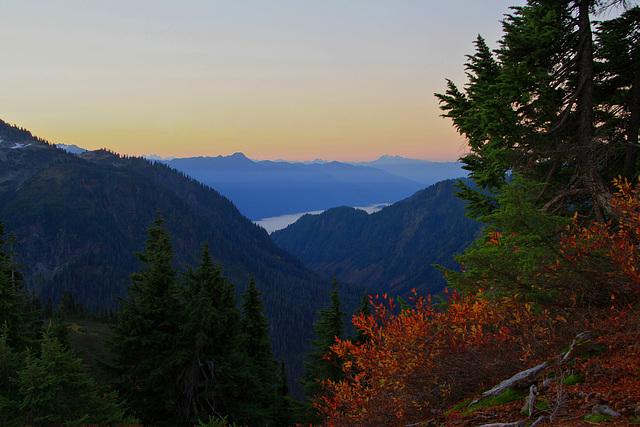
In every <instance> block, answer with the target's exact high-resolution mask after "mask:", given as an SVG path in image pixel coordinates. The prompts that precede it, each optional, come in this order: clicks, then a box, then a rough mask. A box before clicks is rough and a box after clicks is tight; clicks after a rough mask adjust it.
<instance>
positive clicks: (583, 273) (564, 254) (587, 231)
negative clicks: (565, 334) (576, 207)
mask: <svg viewBox="0 0 640 427" xmlns="http://www.w3.org/2000/svg"><path fill="white" fill-rule="evenodd" d="M614 184H615V186H616V187H617V191H616V193H615V194H614V197H613V198H612V199H611V211H612V217H613V218H612V219H611V220H610V221H608V222H606V223H597V222H592V223H588V224H586V225H585V224H582V223H581V222H580V221H579V219H578V218H577V217H576V218H575V219H574V221H573V223H572V224H571V225H570V226H569V227H568V228H567V230H566V231H565V232H564V233H563V234H562V236H561V239H560V246H561V255H560V256H561V258H562V261H563V262H558V263H556V265H554V266H552V268H551V270H552V271H553V272H554V273H555V274H556V275H557V277H558V280H559V281H562V282H563V283H568V284H572V285H573V286H572V288H573V289H571V290H572V293H570V294H569V295H571V297H572V298H573V299H574V300H575V302H577V303H578V304H580V303H582V304H584V303H591V304H599V305H603V304H605V305H607V306H608V305H610V304H611V302H614V303H619V304H628V303H633V302H635V301H637V299H638V297H639V296H640V271H639V269H640V264H639V262H640V257H639V253H638V251H639V249H640V247H639V244H640V196H639V194H638V185H635V186H634V185H632V184H631V183H630V182H628V181H627V180H626V179H625V180H622V179H616V180H614Z"/></svg>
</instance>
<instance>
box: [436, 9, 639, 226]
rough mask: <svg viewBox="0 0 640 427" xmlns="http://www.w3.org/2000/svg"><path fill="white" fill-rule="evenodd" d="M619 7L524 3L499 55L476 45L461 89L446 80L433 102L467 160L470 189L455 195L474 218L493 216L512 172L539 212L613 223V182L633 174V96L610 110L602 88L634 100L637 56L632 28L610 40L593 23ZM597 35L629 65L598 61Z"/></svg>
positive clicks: (508, 21)
mask: <svg viewBox="0 0 640 427" xmlns="http://www.w3.org/2000/svg"><path fill="white" fill-rule="evenodd" d="M615 3H620V2H616V1H614V2H603V1H600V0H575V1H574V0H560V1H558V0H529V1H528V2H527V5H526V6H522V7H514V8H513V13H512V14H510V15H507V17H506V18H505V19H504V21H503V28H504V36H503V38H502V39H501V40H500V46H499V48H498V49H497V50H495V51H491V50H490V49H489V48H488V46H487V45H486V43H485V42H484V40H483V39H481V38H479V39H478V41H477V42H476V53H475V54H474V55H470V56H469V57H468V58H469V61H468V62H467V64H466V68H467V75H468V77H469V83H468V84H467V85H466V86H465V88H464V90H460V89H458V87H457V86H456V85H455V84H454V83H453V82H451V81H448V89H447V91H446V93H445V94H436V96H437V97H438V98H439V100H440V104H441V109H442V110H443V111H444V112H445V113H444V116H445V117H449V118H451V119H452V120H453V124H454V126H455V127H456V128H457V129H458V131H459V132H460V134H462V135H463V136H465V137H466V138H467V141H468V145H469V149H470V150H469V154H467V155H465V156H463V157H462V158H461V159H460V160H461V162H462V163H463V165H464V166H463V167H464V168H465V169H467V170H468V171H469V172H470V174H469V176H470V177H471V178H473V180H474V182H475V187H470V186H465V185H463V184H462V183H461V184H460V188H461V191H460V193H459V194H460V195H461V196H462V197H463V198H464V199H466V200H468V201H469V205H468V207H469V210H470V215H471V216H472V217H474V218H476V217H480V216H483V215H488V214H490V213H491V212H492V211H493V210H494V209H496V208H498V201H497V195H498V194H501V193H502V192H503V191H502V188H503V186H505V185H508V182H509V176H510V175H511V174H512V173H518V174H520V175H522V176H523V177H525V178H526V179H528V180H529V181H531V182H534V183H535V182H539V183H542V184H543V185H542V186H540V187H539V188H538V192H537V194H536V195H535V197H534V200H535V204H536V206H537V207H539V208H540V209H542V210H544V211H545V212H548V213H552V214H555V213H561V214H565V215H566V214H573V213H574V212H578V213H579V214H580V215H584V216H586V217H589V218H591V219H594V220H597V221H599V222H603V221H604V219H605V218H606V217H607V215H611V214H612V211H611V207H610V204H609V200H610V198H611V195H612V189H613V186H612V180H613V178H614V177H616V176H618V174H620V173H621V172H622V171H623V170H625V171H626V172H625V173H627V174H628V176H637V174H638V170H639V169H638V167H637V164H638V153H639V152H638V151H637V150H635V149H634V143H633V141H635V140H636V139H634V136H635V137H637V127H634V123H635V122H634V121H633V120H632V119H633V118H634V117H635V116H637V114H638V113H637V112H636V110H637V107H634V105H636V104H635V103H634V102H632V101H631V100H632V98H633V96H629V97H626V98H625V101H624V102H618V101H615V102H612V97H611V94H612V93H615V92H616V90H608V89H607V87H608V86H610V85H611V84H612V83H615V82H616V81H617V82H619V83H620V84H618V83H616V87H617V88H618V89H620V88H624V90H622V91H617V92H618V93H620V92H624V93H628V94H630V95H633V93H635V92H636V88H635V86H636V83H637V82H636V81H635V80H634V78H633V72H631V71H630V70H632V69H633V66H631V67H630V65H632V64H633V63H635V62H634V61H636V57H637V54H635V53H633V51H634V49H636V48H635V46H637V43H635V44H634V43H633V42H632V40H636V39H637V29H634V26H633V25H629V24H628V23H624V25H623V24H622V23H621V25H616V26H615V31H614V29H613V28H610V26H607V25H606V22H605V23H604V24H594V22H593V21H592V17H591V16H592V13H593V12H594V11H601V10H602V8H605V7H609V6H611V5H613V4H615ZM598 26H599V27H601V28H602V29H603V32H601V34H602V36H605V35H606V34H612V33H613V34H616V36H615V38H616V39H619V40H624V42H623V43H622V44H620V43H618V44H616V45H614V44H613V43H609V44H608V46H609V47H610V48H611V49H613V50H615V51H616V52H618V54H616V57H617V58H625V59H623V60H621V61H612V60H600V61H598V60H597V56H596V53H597V52H600V53H601V55H602V57H603V58H607V52H608V50H607V49H604V50H603V49H601V48H600V47H601V46H598V45H597V44H594V36H593V33H592V29H593V28H594V27H596V28H597V27H598ZM609 30H611V31H609ZM605 39H607V38H606V37H601V39H600V44H601V45H602V46H605V45H606V43H604V41H605ZM609 40H610V39H609ZM611 49H609V51H610V50H611ZM609 58H610V55H609ZM610 59H611V58H610ZM636 68H637V67H636ZM597 71H598V72H597ZM616 102H617V104H616ZM613 104H615V105H613ZM634 108H635V109H634ZM627 119H628V120H627ZM634 129H635V130H634ZM631 134H633V135H631ZM625 135H627V137H625ZM629 135H630V136H631V137H629ZM623 164H624V165H627V166H624V167H623Z"/></svg>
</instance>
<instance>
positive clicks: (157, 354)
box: [109, 214, 184, 425]
mask: <svg viewBox="0 0 640 427" xmlns="http://www.w3.org/2000/svg"><path fill="white" fill-rule="evenodd" d="M136 255H137V257H138V260H139V261H140V263H142V268H141V270H140V272H139V273H135V274H132V275H131V285H130V286H129V288H128V294H127V297H126V299H120V303H121V311H120V312H119V313H118V316H117V324H115V325H113V326H112V328H113V337H112V338H111V340H110V343H109V345H110V347H111V349H112V353H113V360H112V366H111V367H112V373H113V374H114V376H115V377H116V380H117V381H118V383H119V386H120V389H121V390H122V395H123V397H125V398H126V399H127V401H128V402H129V404H130V406H131V409H132V410H133V411H134V413H135V414H136V416H139V417H140V418H141V420H142V421H143V423H144V424H156V425H157V424H175V422H176V417H177V413H178V400H179V392H178V387H177V385H176V379H177V378H178V372H179V370H180V369H182V368H183V365H184V359H183V357H184V353H181V350H182V349H181V345H184V342H181V340H180V338H181V337H182V335H181V334H180V332H181V331H180V325H182V324H183V323H184V319H183V317H184V310H183V309H182V306H181V304H180V301H179V299H178V293H179V289H178V286H177V279H176V270H175V269H174V267H173V265H172V259H173V247H172V245H171V241H170V238H169V235H168V234H167V232H166V230H165V228H164V220H163V219H162V217H161V216H160V214H158V218H157V219H156V220H155V221H154V222H153V225H152V226H151V227H150V228H149V230H148V235H147V242H146V248H145V250H144V252H142V253H138V254H136Z"/></svg>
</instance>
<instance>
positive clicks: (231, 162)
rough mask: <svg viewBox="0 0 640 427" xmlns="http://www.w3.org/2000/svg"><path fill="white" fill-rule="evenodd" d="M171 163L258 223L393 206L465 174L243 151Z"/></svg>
mask: <svg viewBox="0 0 640 427" xmlns="http://www.w3.org/2000/svg"><path fill="white" fill-rule="evenodd" d="M165 163H166V164H167V165H169V166H171V167H173V168H175V169H177V170H180V171H182V172H184V173H186V174H187V175H189V176H191V177H193V178H195V179H197V180H198V181H200V182H202V183H204V184H207V185H209V186H211V187H213V188H215V189H216V190H218V191H219V192H220V193H221V194H223V195H225V196H226V197H228V198H229V199H230V200H232V201H233V203H234V204H235V205H236V206H237V207H238V209H239V210H240V212H242V213H243V214H244V215H246V216H247V217H249V218H250V219H252V220H259V219H262V218H268V217H275V216H280V215H285V214H295V213H299V212H308V211H317V210H325V209H329V208H332V207H336V206H368V205H372V204H375V203H393V202H396V201H398V200H401V199H404V198H406V197H409V196H410V195H412V194H413V193H415V192H416V191H418V190H420V189H422V188H424V187H426V186H427V185H430V184H433V183H435V182H437V181H442V180H443V179H448V178H457V177H463V176H465V172H464V171H463V170H462V169H461V168H460V165H459V164H458V163H455V162H445V163H437V162H427V161H424V160H412V159H403V158H400V157H389V156H383V157H381V158H380V159H378V160H376V161H375V162H363V163H358V164H348V163H340V162H314V163H296V162H282V161H277V162H274V161H268V160H264V161H253V160H250V159H248V158H247V157H246V156H245V155H244V154H242V153H236V154H233V155H231V156H217V157H192V158H181V159H173V160H169V161H165Z"/></svg>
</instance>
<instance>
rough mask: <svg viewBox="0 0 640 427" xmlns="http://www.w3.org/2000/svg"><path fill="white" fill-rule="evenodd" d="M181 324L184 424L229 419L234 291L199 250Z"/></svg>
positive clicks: (234, 391)
mask: <svg viewBox="0 0 640 427" xmlns="http://www.w3.org/2000/svg"><path fill="white" fill-rule="evenodd" d="M183 296H184V304H185V310H186V316H187V318H186V322H185V324H184V326H183V330H182V334H183V335H184V337H185V345H184V346H182V350H183V351H184V353H185V357H184V359H185V360H188V361H189V362H188V363H187V364H186V366H185V367H184V368H183V370H182V371H181V372H180V375H179V377H178V381H179V384H180V387H181V389H180V393H181V398H180V415H181V418H182V419H184V420H186V421H191V420H193V419H196V418H202V417H203V416H204V417H205V419H206V418H207V417H208V416H209V415H212V416H215V415H218V416H226V415H229V414H233V413H234V412H235V409H236V407H237V402H238V399H239V398H240V397H239V396H241V395H242V390H239V388H238V376H239V370H240V366H239V362H238V353H239V349H240V337H241V335H240V332H241V329H240V328H241V324H240V321H241V316H240V311H239V310H238V307H237V304H238V302H237V299H236V296H235V285H234V284H232V283H229V282H228V281H227V279H226V278H224V277H223V276H222V268H221V267H219V266H218V265H216V264H214V263H213V261H212V259H211V255H210V253H209V246H208V245H204V247H203V250H202V254H201V260H200V264H199V265H198V267H197V269H196V270H195V271H190V272H189V273H188V274H187V275H186V280H185V285H184V291H183Z"/></svg>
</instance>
